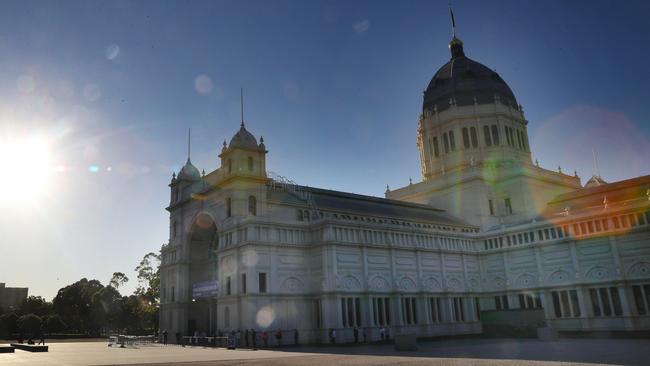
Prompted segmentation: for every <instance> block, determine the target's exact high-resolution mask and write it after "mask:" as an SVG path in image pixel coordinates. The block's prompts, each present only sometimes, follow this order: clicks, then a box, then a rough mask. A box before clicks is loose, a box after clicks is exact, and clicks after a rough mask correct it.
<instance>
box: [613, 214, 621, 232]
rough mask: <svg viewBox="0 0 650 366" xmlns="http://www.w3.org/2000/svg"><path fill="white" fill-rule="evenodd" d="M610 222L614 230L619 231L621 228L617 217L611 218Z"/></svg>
mask: <svg viewBox="0 0 650 366" xmlns="http://www.w3.org/2000/svg"><path fill="white" fill-rule="evenodd" d="M612 222H613V223H614V229H619V228H620V227H621V224H619V222H618V217H616V216H614V217H612Z"/></svg>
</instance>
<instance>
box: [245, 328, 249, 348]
mask: <svg viewBox="0 0 650 366" xmlns="http://www.w3.org/2000/svg"><path fill="white" fill-rule="evenodd" d="M244 342H245V343H246V348H248V329H246V330H244Z"/></svg>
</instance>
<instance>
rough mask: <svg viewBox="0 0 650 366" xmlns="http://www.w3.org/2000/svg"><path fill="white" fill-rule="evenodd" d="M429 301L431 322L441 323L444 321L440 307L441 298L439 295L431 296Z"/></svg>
mask: <svg viewBox="0 0 650 366" xmlns="http://www.w3.org/2000/svg"><path fill="white" fill-rule="evenodd" d="M428 303H429V322H431V323H440V322H442V312H441V308H440V298H439V297H430V298H429V299H428Z"/></svg>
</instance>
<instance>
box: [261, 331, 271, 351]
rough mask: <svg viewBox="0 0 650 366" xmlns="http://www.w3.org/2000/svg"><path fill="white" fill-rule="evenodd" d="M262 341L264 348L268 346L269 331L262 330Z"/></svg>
mask: <svg viewBox="0 0 650 366" xmlns="http://www.w3.org/2000/svg"><path fill="white" fill-rule="evenodd" d="M262 342H264V348H267V347H268V346H269V333H267V331H263V332H262Z"/></svg>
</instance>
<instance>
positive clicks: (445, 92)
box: [422, 37, 519, 111]
mask: <svg viewBox="0 0 650 366" xmlns="http://www.w3.org/2000/svg"><path fill="white" fill-rule="evenodd" d="M449 48H450V49H451V55H452V56H451V60H449V62H447V63H446V64H444V65H443V66H442V67H441V68H440V69H439V70H438V71H437V72H436V74H435V75H434V76H433V79H431V82H430V83H429V86H428V87H427V90H426V91H425V92H424V102H423V105H422V109H423V110H425V111H426V110H428V111H432V110H434V109H437V110H438V111H441V110H445V109H447V108H449V107H450V105H451V103H452V102H453V103H455V104H456V105H457V106H464V105H472V104H474V103H477V104H492V103H494V101H495V99H496V98H498V99H500V101H501V103H503V104H506V105H512V106H513V107H514V108H517V109H518V108H519V107H518V103H517V99H516V98H515V95H514V94H513V93H512V90H510V87H509V86H508V84H506V82H505V81H503V79H502V78H501V76H499V74H497V73H496V72H495V71H493V70H490V69H489V68H488V67H486V66H485V65H482V64H480V63H478V62H476V61H474V60H472V59H469V58H468V57H466V56H465V53H464V52H463V43H462V42H461V41H460V40H459V39H458V38H456V37H454V38H453V39H452V41H451V43H450V44H449Z"/></svg>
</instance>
